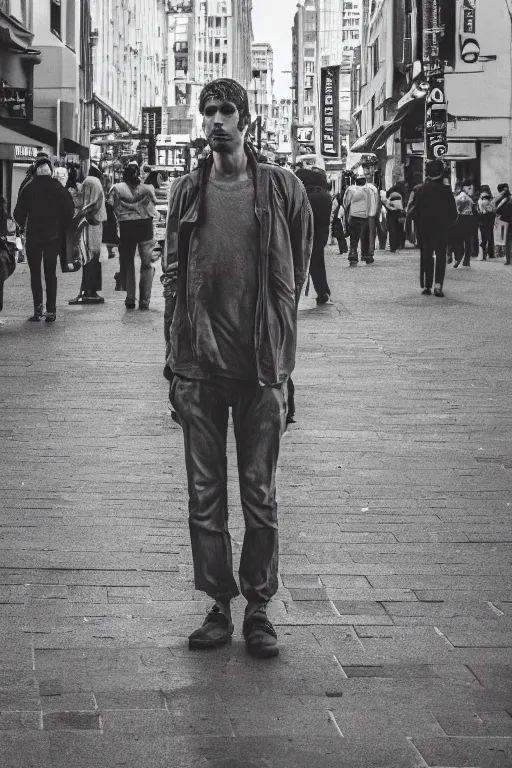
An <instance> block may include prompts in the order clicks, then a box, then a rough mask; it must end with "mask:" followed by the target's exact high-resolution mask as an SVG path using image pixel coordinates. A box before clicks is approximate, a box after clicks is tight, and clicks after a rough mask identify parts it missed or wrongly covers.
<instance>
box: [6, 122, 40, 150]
mask: <svg viewBox="0 0 512 768" xmlns="http://www.w3.org/2000/svg"><path fill="white" fill-rule="evenodd" d="M0 144H12V145H14V146H17V145H18V146H23V147H42V146H49V145H47V144H45V142H44V141H37V139H31V138H30V137H28V136H24V135H23V134H22V133H18V131H14V130H12V129H11V128H7V126H5V125H0Z"/></svg>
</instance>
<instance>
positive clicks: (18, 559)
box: [0, 249, 512, 768]
mask: <svg viewBox="0 0 512 768" xmlns="http://www.w3.org/2000/svg"><path fill="white" fill-rule="evenodd" d="M116 265H117V260H116V261H115V262H112V261H110V262H108V263H107V264H105V265H104V284H105V286H106V289H105V291H104V294H105V296H106V299H107V302H106V304H105V305H103V306H99V307H94V306H93V307H90V306H89V307H88V306H85V307H68V305H67V299H68V298H71V297H72V296H74V295H76V293H77V289H78V285H79V281H80V275H61V276H59V298H58V304H59V306H58V319H57V323H55V324H54V325H48V324H46V323H40V324H35V323H34V324H32V323H27V322H26V318H27V317H28V315H29V314H30V311H31V298H30V288H29V277H28V271H27V267H26V265H19V267H18V269H17V272H16V274H15V275H14V276H13V277H12V278H11V279H9V281H8V282H7V283H6V286H5V308H4V312H3V315H2V317H1V319H2V320H3V323H4V324H3V325H1V326H0V402H1V408H2V419H1V422H0V438H1V440H0V450H1V467H2V471H1V478H0V495H1V498H2V503H1V511H0V523H1V526H2V528H1V532H0V647H1V655H0V766H1V768H118V767H119V768H121V766H122V767H123V768H193V767H194V768H195V767H196V766H197V767H198V768H199V767H200V768H340V767H341V768H426V767H427V766H428V768H434V767H435V768H440V767H442V768H506V767H508V768H510V765H512V717H511V712H512V708H511V688H512V684H511V678H510V670H511V667H512V655H511V646H512V584H511V581H512V579H511V572H510V541H511V538H512V536H511V533H512V530H511V525H510V513H511V509H512V376H511V365H512V333H511V313H512V268H508V267H505V266H504V265H503V260H499V261H495V262H493V261H490V262H486V263H481V262H476V263H473V265H472V267H471V268H470V269H464V268H462V267H461V268H460V269H458V270H453V269H452V268H450V267H449V268H448V278H447V282H446V285H445V291H446V298H445V299H444V300H442V299H437V298H435V297H433V296H431V297H424V296H421V295H420V289H419V279H418V273H419V266H418V255H417V253H415V252H412V251H407V252H406V253H404V254H399V255H392V254H389V253H387V254H382V253H380V252H379V253H377V263H376V264H375V265H374V266H373V267H367V266H359V267H358V268H357V269H349V268H348V266H347V262H346V258H345V257H343V258H342V257H339V256H336V255H335V253H334V249H330V250H329V257H328V268H329V273H330V279H331V288H332V291H333V299H334V304H333V305H328V306H324V307H319V308H318V307H316V305H313V303H312V302H311V301H306V302H305V303H304V307H303V309H302V311H301V313H300V355H299V364H298V368H297V371H296V375H295V383H296V386H297V422H298V423H297V424H296V425H294V426H292V428H291V429H290V431H289V432H288V434H287V435H286V436H285V438H284V442H283V450H282V457H281V461H280V470H279V501H280V524H281V526H280V531H281V565H280V571H281V584H280V589H279V592H278V594H277V596H276V599H275V600H274V601H273V604H272V610H271V617H272V619H273V621H275V624H276V625H277V630H278V633H279V638H280V642H281V654H280V656H279V657H278V658H277V659H275V660H271V661H270V662H268V661H267V662H262V661H257V660H255V659H252V658H250V657H249V656H247V655H246V653H245V649H244V645H243V642H242V638H241V631H240V629H241V618H242V615H243V607H244V606H243V601H242V599H241V598H240V599H239V600H238V601H237V602H236V604H235V611H234V613H235V620H236V629H235V636H234V639H233V644H232V646H231V647H230V648H225V649H222V650H219V651H215V652H212V653H207V654H201V653H197V652H196V653H191V652H189V651H188V649H187V643H186V638H187V635H188V634H189V633H190V631H191V630H192V629H195V628H196V627H197V626H199V624H200V623H201V621H202V616H203V615H204V611H205V608H207V607H208V606H209V604H210V603H209V601H205V600H204V599H203V596H202V595H201V594H199V593H196V592H195V591H194V589H193V583H192V576H191V557H190V549H189V543H188V527H187V519H186V518H187V511H186V509H187V496H186V486H185V473H184V466H183V457H182V438H181V431H180V429H179V428H178V427H177V426H176V425H174V424H173V422H172V421H171V419H170V417H169V413H168V411H167V407H166V397H167V388H166V383H165V381H164V380H163V378H162V376H161V370H162V357H163V339H162V310H163V301H162V299H161V298H160V286H159V284H158V283H156V284H155V289H154V293H155V298H154V300H153V304H152V309H151V311H150V312H149V313H142V312H138V311H132V312H129V311H125V308H124V305H123V299H124V294H121V293H114V291H113V285H114V281H113V273H114V271H115V267H116ZM230 466H231V469H232V471H231V478H232V479H231V486H230V491H231V496H230V501H231V508H232V532H233V538H234V549H235V553H238V552H239V551H240V543H241V539H242V532H243V527H242V517H241V512H240V509H239V503H238V498H237V485H236V478H235V472H234V446H233V443H231V444H230Z"/></svg>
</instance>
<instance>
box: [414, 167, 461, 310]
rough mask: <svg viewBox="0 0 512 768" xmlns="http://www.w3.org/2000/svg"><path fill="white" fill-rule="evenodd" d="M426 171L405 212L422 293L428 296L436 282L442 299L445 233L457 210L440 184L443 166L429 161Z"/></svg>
mask: <svg viewBox="0 0 512 768" xmlns="http://www.w3.org/2000/svg"><path fill="white" fill-rule="evenodd" d="M425 170H426V180H425V182H424V183H423V184H420V185H419V186H417V187H415V188H414V194H413V196H412V198H411V201H410V203H409V206H408V210H407V213H408V215H409V216H410V217H411V219H412V220H413V221H414V224H415V228H416V233H417V237H418V244H419V248H420V285H421V287H422V288H423V290H422V293H423V294H424V295H426V296H430V295H431V293H432V284H433V283H434V281H435V284H434V295H435V296H438V297H440V298H442V297H443V296H444V293H443V283H444V277H445V273H446V251H447V244H448V233H449V230H450V227H451V226H452V224H453V222H454V221H455V220H456V218H457V207H456V204H455V200H454V197H453V194H452V191H451V189H450V188H449V187H447V186H446V185H445V184H443V172H444V166H443V163H442V162H441V161H440V160H429V161H428V162H427V164H426V168H425ZM434 255H435V270H434Z"/></svg>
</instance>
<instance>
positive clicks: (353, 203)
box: [343, 176, 376, 266]
mask: <svg viewBox="0 0 512 768" xmlns="http://www.w3.org/2000/svg"><path fill="white" fill-rule="evenodd" d="M372 186H373V185H372ZM372 197H373V195H372V192H371V190H370V189H368V185H367V182H366V178H365V177H364V176H358V177H357V178H356V181H355V184H352V185H351V186H350V187H348V189H347V191H346V192H345V196H344V198H343V207H344V209H345V216H346V217H347V221H348V233H349V237H350V249H349V252H348V261H349V264H350V266H357V263H358V261H359V254H358V248H359V243H361V261H365V262H366V263H367V264H373V262H374V250H375V216H372V215H371V213H372V211H373V209H374V207H375V208H376V204H374V203H373V201H372Z"/></svg>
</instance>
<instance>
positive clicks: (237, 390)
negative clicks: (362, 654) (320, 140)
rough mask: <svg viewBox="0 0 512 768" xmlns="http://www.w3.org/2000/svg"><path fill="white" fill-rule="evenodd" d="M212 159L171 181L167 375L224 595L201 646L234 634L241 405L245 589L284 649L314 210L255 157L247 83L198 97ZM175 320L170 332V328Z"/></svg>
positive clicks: (200, 542) (197, 543) (199, 530)
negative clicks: (291, 424) (295, 405)
mask: <svg viewBox="0 0 512 768" xmlns="http://www.w3.org/2000/svg"><path fill="white" fill-rule="evenodd" d="M199 110H200V112H201V114H202V115H203V127H204V131H205V134H206V137H207V141H208V144H209V146H210V149H211V154H210V155H209V156H208V157H207V158H206V159H205V160H204V161H203V162H202V164H201V165H200V167H199V168H198V169H197V170H195V171H193V172H192V173H191V174H188V175H186V176H183V177H182V178H180V179H179V180H177V181H176V183H175V184H174V186H173V189H172V193H171V199H170V206H169V214H168V219H167V238H166V248H165V252H164V255H163V272H164V274H163V278H162V282H163V284H164V295H165V297H166V312H165V323H166V339H167V341H168V357H167V370H168V371H169V372H172V376H173V379H172V385H171V401H172V404H173V407H174V409H175V411H176V413H177V418H178V420H179V422H180V423H181V425H182V427H183V434H184V442H185V463H186V467H187V476H188V488H189V527H190V536H191V544H192V558H193V563H194V578H195V586H196V589H198V590H201V591H203V592H206V594H207V595H209V596H210V597H211V598H212V599H213V600H214V601H215V604H214V605H213V607H212V609H211V610H210V611H209V613H208V614H207V616H206V619H205V621H204V623H203V625H202V626H201V627H200V628H199V629H197V630H196V631H194V632H193V633H192V634H191V635H190V637H189V647H190V648H191V649H200V648H213V647H216V646H220V645H224V644H225V643H227V642H229V641H230V638H231V635H232V634H233V622H232V619H231V607H230V604H231V600H232V599H233V598H235V597H236V596H237V595H238V594H239V590H238V586H237V584H236V582H235V579H234V576H233V565H232V552H231V538H230V535H229V530H228V502H227V459H226V439H227V427H228V416H229V408H231V412H232V417H233V424H234V431H235V438H236V445H237V457H238V473H239V483H240V495H241V501H242V509H243V513H244V518H245V536H244V542H243V547H242V553H241V560H240V572H239V575H240V588H241V591H242V594H243V595H244V597H245V598H246V600H247V607H246V611H245V618H244V623H243V634H244V638H245V642H246V647H247V650H248V652H249V653H251V654H252V655H254V656H257V657H260V658H267V657H270V656H275V655H277V653H278V651H279V649H278V644H277V635H276V632H275V629H274V627H273V626H272V624H271V623H270V621H269V620H268V618H267V613H266V608H267V604H268V602H269V600H270V599H271V598H272V596H273V595H274V594H275V592H276V590H277V586H278V581H277V569H278V532H277V505H276V498H275V493H276V466H277V460H278V455H279V445H280V440H281V436H282V434H283V431H284V429H285V421H286V396H287V392H286V389H287V388H286V384H287V380H288V377H289V376H290V374H291V372H292V371H293V368H294V365H295V350H296V341H297V306H298V301H299V297H300V292H301V289H302V286H303V283H304V281H305V279H306V277H307V274H308V266H309V258H310V253H311V246H312V217H311V210H310V207H309V204H308V200H307V197H306V193H305V191H304V188H303V186H302V184H301V183H300V182H299V180H298V179H297V178H296V177H295V176H294V175H293V174H292V173H290V172H289V171H286V170H285V169H283V168H280V167H278V166H272V165H269V164H263V163H261V164H260V163H258V162H257V158H256V155H255V152H254V149H253V148H252V146H251V145H250V143H249V142H248V141H247V138H246V134H247V128H248V126H249V125H250V114H249V104H248V98H247V92H246V91H245V90H244V88H242V86H241V85H239V84H238V83H237V82H235V81H234V80H229V79H221V80H215V81H213V82H211V83H209V84H208V85H206V86H205V88H203V90H202V92H201V96H200V101H199ZM171 321H172V325H171V327H170V328H169V325H170V324H171Z"/></svg>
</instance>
